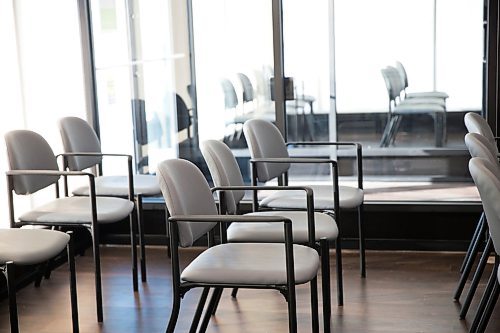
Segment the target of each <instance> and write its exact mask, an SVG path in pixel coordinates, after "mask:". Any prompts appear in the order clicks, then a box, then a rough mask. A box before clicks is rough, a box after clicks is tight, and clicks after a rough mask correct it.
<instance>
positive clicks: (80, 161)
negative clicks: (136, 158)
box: [0, 117, 161, 332]
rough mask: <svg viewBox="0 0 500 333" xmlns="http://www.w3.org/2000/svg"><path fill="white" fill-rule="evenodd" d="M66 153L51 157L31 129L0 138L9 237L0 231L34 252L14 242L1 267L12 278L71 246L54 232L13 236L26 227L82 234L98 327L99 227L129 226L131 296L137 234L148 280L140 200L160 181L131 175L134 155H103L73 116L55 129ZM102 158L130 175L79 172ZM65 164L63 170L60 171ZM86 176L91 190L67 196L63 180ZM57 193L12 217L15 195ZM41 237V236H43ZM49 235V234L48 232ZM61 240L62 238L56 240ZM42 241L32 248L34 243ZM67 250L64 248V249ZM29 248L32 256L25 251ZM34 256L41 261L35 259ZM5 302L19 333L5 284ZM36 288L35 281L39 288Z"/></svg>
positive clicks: (135, 284)
mask: <svg viewBox="0 0 500 333" xmlns="http://www.w3.org/2000/svg"><path fill="white" fill-rule="evenodd" d="M59 128H60V131H61V136H62V141H63V146H64V149H65V153H63V154H59V155H57V156H56V155H55V154H54V152H53V151H52V149H51V147H50V145H49V144H48V142H47V141H46V140H45V139H44V138H43V137H42V136H41V135H39V134H37V133H35V132H33V131H29V130H15V131H11V132H8V133H7V134H6V135H5V143H6V147H7V153H8V159H9V166H10V171H8V172H7V180H8V181H7V187H8V205H9V218H10V226H11V229H9V230H5V231H3V230H2V233H1V234H0V235H2V236H1V237H2V241H1V242H0V244H1V245H2V246H3V245H4V244H7V245H6V246H8V245H10V244H11V242H3V237H10V235H11V234H13V235H14V236H15V237H17V238H21V237H26V240H25V242H30V241H32V243H33V244H36V245H37V246H35V247H33V248H31V249H29V247H26V246H23V244H25V243H23V242H19V243H18V244H16V245H15V246H13V247H12V248H11V249H6V250H5V251H3V248H2V251H0V252H1V256H0V264H2V269H3V271H4V272H5V273H6V275H7V276H8V278H12V274H13V273H12V268H9V267H13V265H14V264H15V265H24V264H32V263H34V262H43V261H45V260H47V259H49V258H50V257H53V256H54V255H55V254H57V253H58V252H60V251H61V246H63V244H62V243H64V242H63V241H62V240H64V239H65V240H66V243H70V242H69V240H68V238H69V237H68V236H67V235H65V234H64V233H60V232H58V231H53V232H51V231H48V230H40V231H38V230H33V231H28V230H24V229H14V228H19V227H22V226H25V225H37V226H45V227H47V228H52V229H61V228H70V229H72V228H84V229H86V230H88V231H89V232H90V235H91V238H92V248H93V256H94V264H95V293H96V311H97V320H98V321H99V322H102V321H103V307H102V285H101V265H100V255H99V226H100V225H102V224H108V223H114V222H118V221H121V220H123V219H125V218H127V217H128V218H129V220H130V239H131V250H132V265H131V266H132V281H133V289H134V291H137V290H138V266H137V260H138V258H137V250H136V249H137V246H136V231H137V227H138V233H139V243H140V254H141V258H140V262H141V277H142V281H146V259H145V246H144V240H143V238H144V237H143V236H144V235H143V214H142V197H143V196H148V195H158V194H160V193H161V191H160V187H159V184H158V181H157V179H156V177H155V176H153V175H135V176H133V175H132V156H130V155H123V154H104V153H102V151H101V146H100V142H99V140H98V138H97V135H96V134H95V132H94V130H93V129H92V128H91V127H90V126H89V125H88V123H87V122H85V121H84V120H82V119H80V118H76V117H67V118H63V119H61V120H60V122H59ZM104 156H111V157H116V158H124V159H125V160H126V161H127V166H128V175H126V176H102V169H101V168H98V169H99V172H98V175H99V176H97V177H96V176H95V175H94V174H93V173H91V172H86V171H84V170H86V169H88V168H91V167H95V166H98V165H100V163H101V162H102V159H103V157H104ZM58 157H60V158H62V160H63V161H62V165H63V167H62V171H61V170H60V168H59V165H58ZM61 177H62V178H64V195H60V192H61V191H60V188H59V180H60V178H61ZM69 177H86V178H87V179H88V186H82V187H79V188H76V189H75V190H74V191H73V193H72V194H73V195H71V196H70V195H69V193H68V192H69V190H68V188H69V187H68V178H69ZM52 185H54V186H55V189H56V198H55V199H54V200H52V201H50V202H48V203H46V204H44V205H42V206H39V207H36V208H34V209H32V210H30V211H28V212H26V213H24V214H21V215H20V216H17V217H16V212H15V205H14V203H15V196H14V194H16V195H32V194H34V193H36V192H38V191H40V190H42V189H45V188H48V187H51V186H52ZM42 232H43V233H42ZM47 232H50V235H49V234H48V233H47ZM61 234H62V236H61ZM35 236H36V237H39V238H38V239H36V241H34V240H33V239H34V238H35ZM63 247H64V246H63ZM28 249H29V250H28ZM72 251H73V250H72V249H71V251H70V250H68V252H71V255H70V256H69V257H70V267H72V271H71V272H72V277H71V281H72V284H71V290H72V300H74V304H73V331H75V332H76V331H78V319H77V309H76V285H74V283H73V282H74V281H75V277H74V263H73V262H74V261H73V254H72ZM37 254H38V255H37ZM9 281H10V283H9V297H10V299H11V301H10V309H11V310H10V311H11V325H12V327H13V328H12V331H13V332H15V331H17V330H18V328H17V327H18V325H17V319H16V318H17V313H16V306H15V292H14V291H15V282H14V281H11V280H9ZM38 283H39V282H38Z"/></svg>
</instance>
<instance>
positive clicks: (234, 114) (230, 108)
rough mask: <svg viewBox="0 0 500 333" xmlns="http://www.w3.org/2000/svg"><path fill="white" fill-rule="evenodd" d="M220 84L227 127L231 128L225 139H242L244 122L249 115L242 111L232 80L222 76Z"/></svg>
mask: <svg viewBox="0 0 500 333" xmlns="http://www.w3.org/2000/svg"><path fill="white" fill-rule="evenodd" d="M220 84H221V87H222V91H223V92H224V109H225V110H226V115H225V119H226V128H229V130H228V131H229V132H228V133H226V135H225V140H226V141H228V142H232V141H234V140H239V139H240V137H241V131H242V126H243V123H244V122H245V120H246V119H248V117H246V116H245V115H243V114H242V113H241V110H240V107H239V101H238V95H237V94H236V89H235V88H234V85H233V83H232V82H231V80H229V79H226V78H222V79H221V80H220Z"/></svg>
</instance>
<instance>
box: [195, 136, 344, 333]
mask: <svg viewBox="0 0 500 333" xmlns="http://www.w3.org/2000/svg"><path fill="white" fill-rule="evenodd" d="M200 148H201V153H202V154H203V157H204V158H205V161H206V162H207V165H208V169H209V170H210V174H211V176H212V179H213V182H214V185H215V186H216V187H217V189H219V190H220V191H218V193H223V195H219V199H220V200H224V202H223V203H222V206H221V207H224V208H225V210H226V212H227V213H228V214H232V215H234V214H239V206H240V202H241V200H242V199H243V197H244V195H245V190H252V189H255V188H256V187H255V186H245V183H244V181H243V176H242V175H241V171H240V169H239V167H238V163H237V162H236V159H235V157H234V155H233V153H232V152H231V150H230V149H229V147H228V146H226V145H225V144H224V143H223V142H221V141H217V140H207V141H204V142H202V144H201V147H200ZM234 188H237V189H238V190H231V189H234ZM258 188H259V189H260V190H268V191H276V190H286V191H288V190H289V188H286V187H275V186H274V187H273V186H269V187H266V186H259V187H258ZM222 191H223V192H222ZM305 197H306V196H304V198H305ZM313 200H314V199H311V201H312V202H314V201H313ZM266 215H271V216H283V217H286V218H289V219H290V220H291V221H292V224H293V241H294V243H299V244H300V243H302V244H307V243H308V242H309V235H310V234H312V232H314V236H313V237H314V239H311V241H313V242H314V243H315V244H316V246H317V248H318V251H319V252H320V256H321V259H322V260H321V265H322V266H321V272H322V278H323V281H322V291H323V315H324V318H325V325H324V327H325V332H328V331H330V330H329V325H330V315H329V313H330V303H331V301H330V293H329V291H330V273H329V271H330V265H329V244H328V242H333V241H335V240H336V239H337V236H338V228H337V224H336V222H335V219H334V217H333V216H331V215H329V214H325V213H321V212H314V207H308V210H307V211H292V210H287V211H278V210H271V211H270V210H267V211H259V212H251V213H247V214H245V216H266ZM227 240H228V242H237V243H242V242H263V243H278V242H283V240H284V239H283V232H282V230H281V228H280V226H278V225H276V224H275V223H269V224H263V223H235V224H231V225H230V226H229V227H228V229H227ZM337 255H338V256H341V253H338V254H337ZM341 263H342V261H341V259H340V258H338V260H337V281H338V294H337V296H338V303H339V305H342V302H343V295H342V267H341ZM326 327H328V329H327V328H326Z"/></svg>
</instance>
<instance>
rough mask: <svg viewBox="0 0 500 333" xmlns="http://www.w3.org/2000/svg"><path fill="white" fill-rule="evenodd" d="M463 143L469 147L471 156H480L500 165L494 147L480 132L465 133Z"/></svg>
mask: <svg viewBox="0 0 500 333" xmlns="http://www.w3.org/2000/svg"><path fill="white" fill-rule="evenodd" d="M465 145H466V146H467V148H468V149H469V153H470V155H471V156H472V157H481V158H484V159H486V160H488V161H490V162H491V163H493V164H495V165H496V166H497V167H500V165H499V164H498V159H497V157H496V153H495V147H492V146H491V143H490V142H489V141H488V140H487V139H486V138H485V137H484V136H482V135H481V134H478V133H467V134H466V135H465Z"/></svg>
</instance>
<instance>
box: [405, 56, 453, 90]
mask: <svg viewBox="0 0 500 333" xmlns="http://www.w3.org/2000/svg"><path fill="white" fill-rule="evenodd" d="M396 69H397V71H398V74H399V76H400V78H401V81H402V83H403V94H404V97H405V98H407V99H413V98H416V99H421V98H429V97H430V98H439V99H441V100H446V99H447V98H448V97H449V96H448V94H447V93H445V92H443V91H419V92H407V91H406V89H407V88H408V74H407V73H406V69H405V68H404V66H403V64H402V63H401V62H399V61H396Z"/></svg>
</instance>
